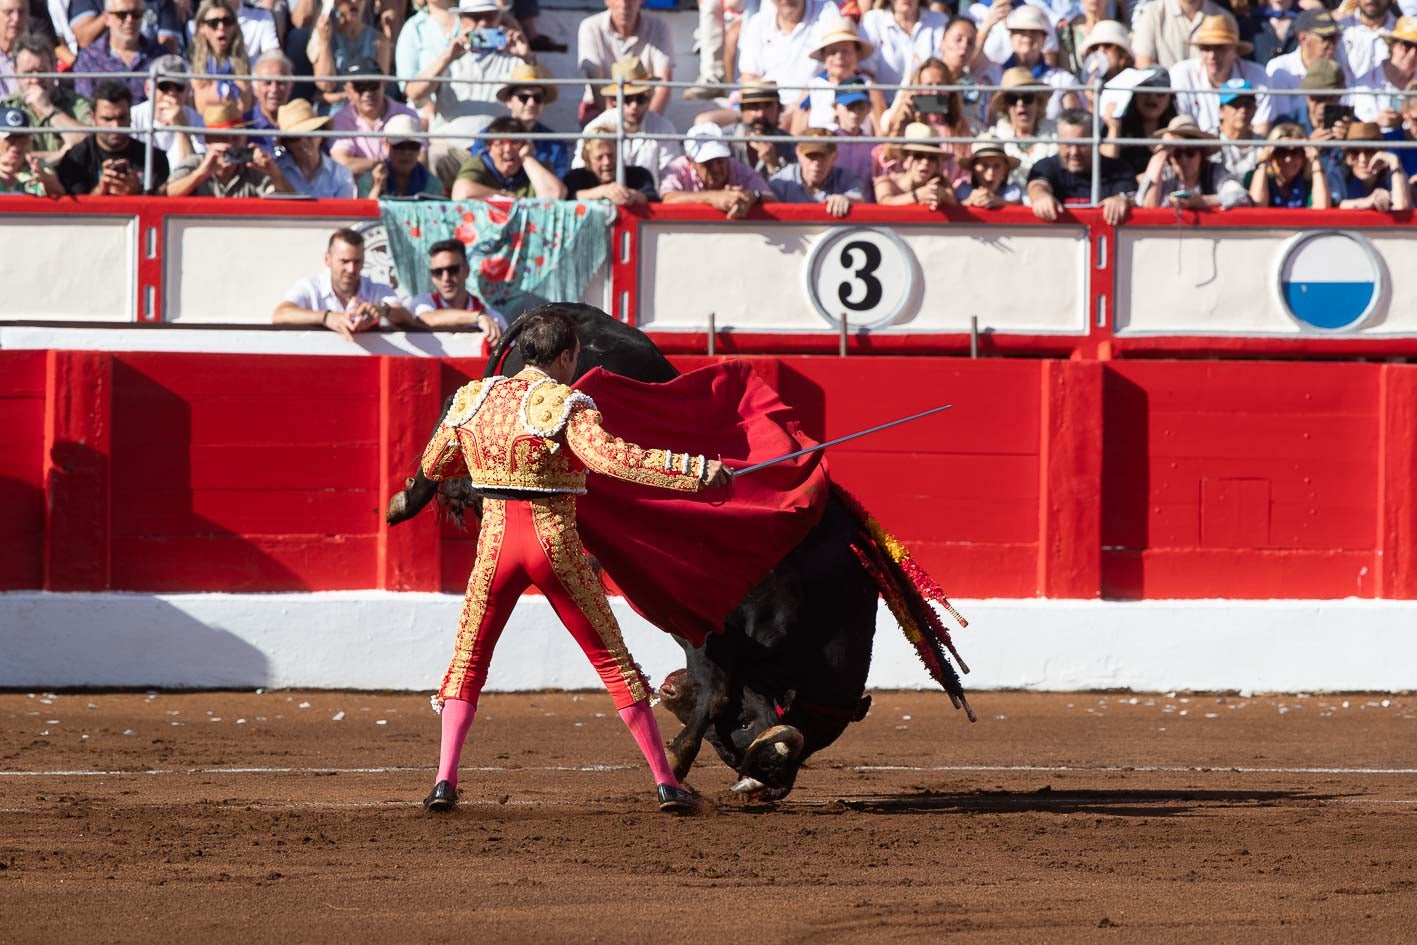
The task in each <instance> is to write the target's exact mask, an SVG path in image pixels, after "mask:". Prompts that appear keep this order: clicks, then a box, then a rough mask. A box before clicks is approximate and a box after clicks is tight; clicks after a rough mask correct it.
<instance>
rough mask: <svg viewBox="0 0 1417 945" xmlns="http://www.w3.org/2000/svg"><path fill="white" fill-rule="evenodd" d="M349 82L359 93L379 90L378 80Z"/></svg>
mask: <svg viewBox="0 0 1417 945" xmlns="http://www.w3.org/2000/svg"><path fill="white" fill-rule="evenodd" d="M349 84H350V85H352V86H354V91H355V92H357V93H359V94H360V95H364V94H366V93H368V92H377V91H379V83H378V82H351V83H349Z"/></svg>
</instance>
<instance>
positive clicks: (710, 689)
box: [659, 639, 729, 780]
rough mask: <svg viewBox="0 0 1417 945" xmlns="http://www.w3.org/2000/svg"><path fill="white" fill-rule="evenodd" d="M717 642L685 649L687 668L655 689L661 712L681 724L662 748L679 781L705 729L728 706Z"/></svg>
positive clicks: (725, 676) (695, 755) (696, 752)
mask: <svg viewBox="0 0 1417 945" xmlns="http://www.w3.org/2000/svg"><path fill="white" fill-rule="evenodd" d="M717 642H718V641H717V640H716V639H710V640H709V641H708V642H707V643H706V644H705V645H704V646H703V647H701V648H699V649H690V648H688V647H685V653H686V655H687V662H688V664H689V665H688V666H687V667H686V668H684V669H676V670H675V671H674V672H672V673H670V674H669V676H668V678H667V679H665V680H664V683H663V685H661V686H660V687H659V697H660V699H661V700H662V701H663V702H664V706H665V708H667V709H668V710H669V711H670V712H672V713H674V717H675V718H677V719H678V720H679V721H680V722H681V723H682V724H683V728H681V729H680V730H679V734H677V735H675V736H674V737H673V738H672V739H670V741H669V745H668V746H667V747H666V748H665V754H666V755H667V756H668V758H669V764H670V766H671V767H672V768H673V769H674V776H675V777H676V778H679V779H681V780H682V779H683V778H684V777H685V776H686V775H687V774H688V773H689V769H690V768H692V767H693V765H694V761H695V760H696V759H697V758H698V757H699V749H700V748H701V747H703V741H704V735H705V734H706V733H707V732H708V728H709V726H710V725H711V724H713V721H714V719H715V718H716V717H717V716H718V715H720V714H721V713H722V712H723V710H724V708H725V706H726V705H727V703H728V684H729V675H728V671H727V670H726V669H725V667H724V666H723V665H721V663H720V660H722V658H723V657H724V655H725V654H724V653H723V652H722V651H723V650H724V648H723V647H721V646H718V645H716V643H717Z"/></svg>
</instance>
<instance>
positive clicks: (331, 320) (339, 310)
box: [271, 229, 414, 341]
mask: <svg viewBox="0 0 1417 945" xmlns="http://www.w3.org/2000/svg"><path fill="white" fill-rule="evenodd" d="M271 320H272V321H273V322H274V323H275V324H277V325H307V326H310V327H314V326H320V327H323V328H328V329H329V330H330V331H337V332H339V333H340V334H341V335H343V336H344V337H345V338H346V339H349V340H351V341H353V340H354V336H355V334H356V333H358V332H362V331H369V330H370V329H373V328H377V327H379V323H380V322H381V321H387V322H388V323H389V324H390V325H399V326H408V325H412V324H413V321H414V319H413V316H412V315H410V314H409V312H408V310H407V309H405V308H404V307H403V302H402V300H400V299H399V296H398V293H397V292H396V291H395V290H394V289H393V287H392V286H388V285H385V284H384V283H382V282H375V281H374V280H373V279H370V278H369V277H368V276H366V275H364V237H363V236H361V235H360V234H358V233H356V232H355V231H354V230H350V229H339V230H335V232H334V233H333V234H332V235H331V236H330V241H329V244H328V245H327V246H326V248H325V271H324V272H322V273H320V274H319V275H318V276H310V277H308V278H305V279H301V280H300V281H299V282H297V283H296V284H295V285H293V286H291V288H290V291H289V292H287V293H286V294H285V298H284V299H282V300H281V302H280V304H279V305H277V306H276V309H275V312H274V313H273V314H272V316H271Z"/></svg>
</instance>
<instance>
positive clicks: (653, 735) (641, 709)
mask: <svg viewBox="0 0 1417 945" xmlns="http://www.w3.org/2000/svg"><path fill="white" fill-rule="evenodd" d="M444 711H446V710H444ZM620 718H621V719H623V720H624V722H625V725H626V726H627V727H628V728H629V729H630V734H631V735H633V736H634V737H635V744H636V745H639V746H640V752H641V753H642V754H643V755H644V756H645V761H648V762H649V769H650V770H651V771H653V772H654V781H655V783H656V784H668V785H670V786H671V787H679V779H678V778H676V777H674V770H673V769H672V768H670V767H669V759H668V758H666V757H664V741H663V739H661V738H660V736H659V723H658V722H656V721H655V720H654V710H653V709H651V708H650V707H649V702H647V701H646V702H636V703H635V704H634V705H632V706H628V707H626V708H624V709H621V710H620Z"/></svg>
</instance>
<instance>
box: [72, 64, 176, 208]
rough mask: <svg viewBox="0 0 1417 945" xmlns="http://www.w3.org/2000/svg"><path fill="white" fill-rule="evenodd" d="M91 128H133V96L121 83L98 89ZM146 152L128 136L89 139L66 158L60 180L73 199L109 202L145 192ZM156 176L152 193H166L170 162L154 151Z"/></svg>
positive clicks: (111, 133)
mask: <svg viewBox="0 0 1417 945" xmlns="http://www.w3.org/2000/svg"><path fill="white" fill-rule="evenodd" d="M93 95H94V102H93V123H94V124H95V125H96V126H99V127H103V128H129V127H131V126H132V107H133V93H132V92H131V91H130V90H129V89H128V86H126V85H123V84H122V83H119V82H103V83H100V84H99V86H98V88H96V89H94V93H93ZM146 153H147V149H146V148H145V147H144V146H143V143H142V142H141V141H136V140H134V139H133V138H132V137H130V136H129V135H128V134H127V132H121V131H100V132H97V133H95V134H91V135H89V136H88V137H86V138H85V139H84V140H83V141H81V142H79V143H78V144H76V145H74V146H73V147H72V148H70V149H69V150H68V151H66V152H65V153H64V157H63V158H62V159H61V160H60V161H59V168H58V170H59V179H60V180H61V181H63V182H64V190H65V191H67V192H68V193H71V194H94V195H102V196H109V197H118V196H128V195H133V194H140V193H142V192H143V159H144V157H145V155H146ZM152 162H153V176H152V180H151V181H149V182H148V192H149V193H162V192H164V187H165V185H166V183H167V170H168V166H167V158H166V157H165V156H164V155H163V153H162V152H161V151H156V150H155V151H153V153H152Z"/></svg>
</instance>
